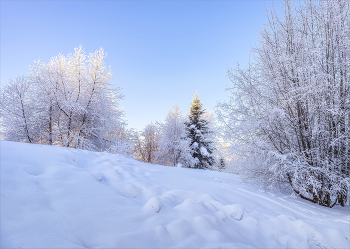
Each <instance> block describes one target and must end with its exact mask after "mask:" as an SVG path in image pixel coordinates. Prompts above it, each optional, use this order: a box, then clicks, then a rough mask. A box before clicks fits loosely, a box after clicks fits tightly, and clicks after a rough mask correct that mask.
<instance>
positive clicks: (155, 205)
mask: <svg viewBox="0 0 350 249" xmlns="http://www.w3.org/2000/svg"><path fill="white" fill-rule="evenodd" d="M144 207H145V208H146V209H149V210H153V211H154V212H156V213H159V212H160V210H161V208H162V199H160V197H158V196H154V197H152V198H151V199H149V200H148V202H147V203H146V204H145V205H144Z"/></svg>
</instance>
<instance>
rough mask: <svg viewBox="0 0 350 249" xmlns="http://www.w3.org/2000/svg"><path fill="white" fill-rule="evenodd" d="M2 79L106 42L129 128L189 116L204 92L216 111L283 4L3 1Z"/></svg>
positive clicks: (238, 2)
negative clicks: (271, 11) (175, 113)
mask: <svg viewBox="0 0 350 249" xmlns="http://www.w3.org/2000/svg"><path fill="white" fill-rule="evenodd" d="M0 4H1V5H0V7H1V43H0V45H1V84H2V85H4V84H6V83H7V82H8V80H9V79H10V78H15V77H16V76H19V75H23V74H28V70H27V69H28V67H29V65H30V64H32V63H33V61H34V60H38V59H40V60H41V61H43V62H48V61H49V60H50V58H51V57H52V56H55V55H57V54H58V53H63V54H65V55H66V54H68V53H69V52H74V48H75V47H77V46H78V45H80V44H81V45H82V46H83V48H84V49H85V51H86V52H87V53H89V52H93V51H95V50H96V49H98V48H100V47H103V48H104V50H105V51H106V52H107V53H108V56H107V58H106V64H107V65H110V66H111V68H112V71H113V81H112V82H113V84H115V85H116V86H118V87H121V88H122V93H123V94H124V95H125V98H124V100H123V101H121V103H120V105H121V106H122V107H124V110H125V112H126V116H125V119H126V120H127V121H128V124H129V128H137V129H138V130H141V129H142V128H143V127H144V126H145V125H146V124H148V123H150V122H151V121H153V122H155V121H163V120H164V119H165V116H166V114H167V113H168V112H169V111H170V110H171V109H172V107H173V106H174V105H176V104H178V106H179V107H180V109H181V110H182V112H183V113H184V114H186V115H187V113H188V110H189V107H190V103H191V101H192V97H193V96H194V93H195V92H196V91H197V92H198V94H199V98H200V99H201V100H202V102H203V103H204V107H205V108H208V109H210V110H212V111H213V109H214V107H215V105H216V103H217V101H222V100H225V99H227V92H225V91H224V90H225V88H226V87H227V86H229V85H230V81H229V79H228V78H227V76H226V71H227V69H229V68H234V67H235V66H236V65H237V63H240V64H241V65H245V64H246V63H247V62H248V60H249V57H250V54H251V53H250V49H251V48H253V47H254V46H256V42H257V41H258V35H259V28H262V27H263V24H264V23H265V22H266V17H265V13H266V12H265V8H272V7H278V6H280V4H281V2H278V1H274V2H273V1H1V3H0Z"/></svg>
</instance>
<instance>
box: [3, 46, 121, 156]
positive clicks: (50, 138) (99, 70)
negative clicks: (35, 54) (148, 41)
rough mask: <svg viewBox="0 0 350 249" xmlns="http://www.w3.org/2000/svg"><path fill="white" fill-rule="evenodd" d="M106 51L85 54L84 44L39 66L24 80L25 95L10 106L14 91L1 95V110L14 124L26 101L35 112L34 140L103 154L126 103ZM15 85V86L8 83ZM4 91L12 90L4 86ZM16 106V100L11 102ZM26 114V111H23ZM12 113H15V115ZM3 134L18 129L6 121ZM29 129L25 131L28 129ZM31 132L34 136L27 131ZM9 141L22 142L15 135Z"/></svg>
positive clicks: (110, 142)
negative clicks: (113, 76)
mask: <svg viewBox="0 0 350 249" xmlns="http://www.w3.org/2000/svg"><path fill="white" fill-rule="evenodd" d="M105 57H106V54H105V52H104V51H103V49H99V50H97V51H95V52H93V53H90V54H89V55H86V54H85V52H84V50H83V48H82V47H81V46H80V47H78V48H76V49H75V52H74V53H73V54H69V55H68V56H64V55H58V56H56V57H53V58H52V59H51V60H50V62H49V63H47V64H45V63H41V62H37V63H36V64H35V65H34V66H33V67H31V69H30V70H31V76H30V77H28V78H27V79H26V81H28V82H29V83H30V84H29V83H28V87H27V88H26V90H25V93H26V95H25V96H27V97H25V99H23V101H22V102H21V101H20V102H18V101H17V102H18V103H17V105H18V106H17V107H16V108H15V107H11V104H10V102H11V97H10V95H11V93H9V94H7V95H3V100H2V102H3V103H4V104H3V105H2V111H3V112H4V113H6V115H7V116H8V117H9V119H12V120H15V119H16V118H15V114H14V113H12V114H11V110H12V109H14V110H15V109H18V108H22V106H21V103H27V105H28V106H30V108H27V107H26V105H24V108H25V109H26V110H25V112H28V113H29V112H31V113H33V115H31V116H30V115H29V114H28V115H27V114H26V118H29V116H30V119H31V120H30V125H28V126H27V127H28V131H30V130H32V134H30V135H29V136H28V140H29V137H32V138H33V139H34V140H33V139H32V141H33V142H35V143H41V144H52V145H58V146H64V147H72V148H81V149H89V150H97V151H103V150H107V149H108V148H110V146H112V145H115V140H113V139H110V134H112V133H113V132H114V131H115V130H116V129H119V128H120V127H123V125H124V121H123V119H122V116H123V111H122V110H121V109H119V108H118V103H119V101H120V100H121V99H122V95H121V94H120V90H119V89H118V88H115V87H114V86H113V85H112V83H111V82H110V80H111V78H112V74H111V70H110V69H109V68H107V67H106V66H105V63H104V58H105ZM10 85H11V84H10ZM5 89H6V91H7V92H9V91H10V89H12V90H13V94H15V92H16V89H15V88H14V87H12V88H11V87H5ZM13 103H14V102H13V101H12V104H13ZM25 112H23V113H25ZM11 115H14V116H13V117H12V116H11ZM4 124H5V132H7V133H8V131H10V130H12V131H14V130H18V132H20V130H19V129H18V128H17V127H15V126H14V125H11V124H10V123H9V122H4ZM26 129H27V128H26ZM29 133H30V132H29ZM8 137H9V139H11V140H15V141H18V139H17V138H14V137H13V136H12V137H10V134H8Z"/></svg>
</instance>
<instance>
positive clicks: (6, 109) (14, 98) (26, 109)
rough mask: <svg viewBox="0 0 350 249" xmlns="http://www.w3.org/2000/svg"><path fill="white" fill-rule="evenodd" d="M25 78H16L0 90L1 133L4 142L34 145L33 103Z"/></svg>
mask: <svg viewBox="0 0 350 249" xmlns="http://www.w3.org/2000/svg"><path fill="white" fill-rule="evenodd" d="M32 97H33V96H32V92H31V91H30V82H29V81H28V79H27V77H25V76H21V77H17V78H16V79H15V80H10V82H9V83H8V84H7V85H6V86H4V87H3V88H2V89H1V101H0V106H1V133H2V137H3V138H4V139H5V140H11V141H19V142H26V143H34V142H35V141H34V135H35V129H36V122H35V106H34V104H35V101H34V100H33V99H32Z"/></svg>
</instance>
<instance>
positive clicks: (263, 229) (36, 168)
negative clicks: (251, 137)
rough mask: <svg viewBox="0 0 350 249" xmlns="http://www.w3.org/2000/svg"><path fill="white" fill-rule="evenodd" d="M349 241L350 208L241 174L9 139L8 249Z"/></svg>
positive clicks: (4, 152) (5, 176)
mask: <svg viewBox="0 0 350 249" xmlns="http://www.w3.org/2000/svg"><path fill="white" fill-rule="evenodd" d="M19 247H21V248H349V206H346V207H344V208H342V207H340V206H336V207H334V208H332V209H330V208H326V207H322V206H318V205H315V204H312V203H309V202H307V201H304V200H301V199H293V198H291V197H289V196H285V195H282V194H271V193H266V192H262V191H259V190H258V189H256V188H255V187H253V186H250V185H245V184H243V183H242V182H241V181H240V180H238V179H237V176H236V175H233V174H226V173H220V172H214V171H206V170H198V169H189V168H181V167H165V166H160V165H153V164H145V163H141V162H138V161H135V160H133V159H130V158H125V157H122V156H118V155H112V154H108V153H95V152H89V151H83V150H78V149H68V148H60V147H55V146H45V145H31V144H23V143H15V142H5V141H1V248H19Z"/></svg>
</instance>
